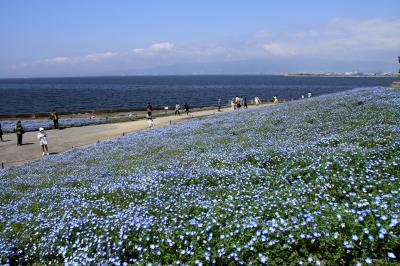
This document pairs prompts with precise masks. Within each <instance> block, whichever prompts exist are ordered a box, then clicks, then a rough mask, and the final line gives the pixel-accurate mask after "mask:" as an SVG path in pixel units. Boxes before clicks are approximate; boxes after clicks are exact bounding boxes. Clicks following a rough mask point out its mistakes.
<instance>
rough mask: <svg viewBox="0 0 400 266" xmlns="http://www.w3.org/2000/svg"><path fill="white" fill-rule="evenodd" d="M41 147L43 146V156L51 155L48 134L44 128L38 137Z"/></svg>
mask: <svg viewBox="0 0 400 266" xmlns="http://www.w3.org/2000/svg"><path fill="white" fill-rule="evenodd" d="M37 138H38V140H39V144H40V146H42V151H43V153H42V156H44V155H45V154H46V155H49V148H48V147H47V133H46V132H45V131H44V128H42V127H41V128H39V133H38V135H37Z"/></svg>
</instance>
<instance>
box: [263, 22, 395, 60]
mask: <svg viewBox="0 0 400 266" xmlns="http://www.w3.org/2000/svg"><path fill="white" fill-rule="evenodd" d="M399 29H400V20H399V19H397V20H386V19H369V20H361V19H358V20H356V19H343V18H336V19H334V20H332V21H330V22H329V23H327V24H325V25H323V26H320V28H319V29H318V30H316V29H310V30H306V31H302V32H294V33H292V34H287V35H282V36H279V38H276V37H275V39H274V41H272V42H268V43H264V44H263V48H264V51H266V52H267V53H269V54H272V55H276V56H297V55H304V56H318V57H325V58H327V57H331V58H332V57H335V58H338V59H339V58H342V59H352V58H354V59H355V58H357V59H359V58H363V59H371V58H374V59H378V58H379V56H380V55H381V54H384V53H396V51H398V50H399V49H400V34H399V33H400V31H399Z"/></svg>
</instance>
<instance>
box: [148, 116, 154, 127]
mask: <svg viewBox="0 0 400 266" xmlns="http://www.w3.org/2000/svg"><path fill="white" fill-rule="evenodd" d="M147 125H148V126H149V128H152V127H154V121H153V117H151V116H149V115H147Z"/></svg>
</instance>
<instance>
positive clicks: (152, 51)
mask: <svg viewBox="0 0 400 266" xmlns="http://www.w3.org/2000/svg"><path fill="white" fill-rule="evenodd" d="M174 46H175V45H174V44H173V43H170V42H160V43H153V44H152V45H150V46H149V47H147V48H135V49H133V50H132V51H133V52H134V53H135V54H141V55H150V56H151V55H157V54H160V53H163V52H170V51H172V50H173V49H174Z"/></svg>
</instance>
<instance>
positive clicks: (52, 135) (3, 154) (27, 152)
mask: <svg viewBox="0 0 400 266" xmlns="http://www.w3.org/2000/svg"><path fill="white" fill-rule="evenodd" d="M249 107H250V108H252V107H254V106H249ZM229 111H231V109H230V108H224V109H222V112H218V111H217V110H204V111H197V112H193V113H191V116H187V115H185V114H182V115H180V116H174V115H171V116H164V117H156V118H155V119H154V123H155V125H156V127H162V126H165V125H169V123H170V121H171V122H172V123H173V122H177V121H181V120H184V119H190V118H191V117H201V116H208V115H213V114H218V113H224V112H229ZM146 128H148V125H147V121H146V120H145V119H142V120H137V121H130V122H122V123H113V124H101V125H91V126H83V127H71V128H66V129H62V130H46V132H47V135H48V141H49V152H50V153H53V154H54V153H60V152H63V151H66V150H69V149H71V148H72V147H79V146H83V145H88V144H92V143H96V142H97V141H98V140H106V139H111V138H114V137H117V136H121V135H122V134H123V133H130V132H135V131H139V130H143V129H146ZM3 139H4V140H5V142H0V164H1V163H4V166H5V167H7V166H10V165H15V164H20V163H24V162H28V161H32V160H37V159H40V158H41V157H42V149H41V147H40V146H39V142H38V140H37V131H35V132H27V133H25V134H24V137H23V142H22V143H23V145H22V146H17V141H16V139H17V137H16V135H15V134H7V135H4V136H3ZM50 156H51V155H50ZM0 167H1V165H0Z"/></svg>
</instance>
